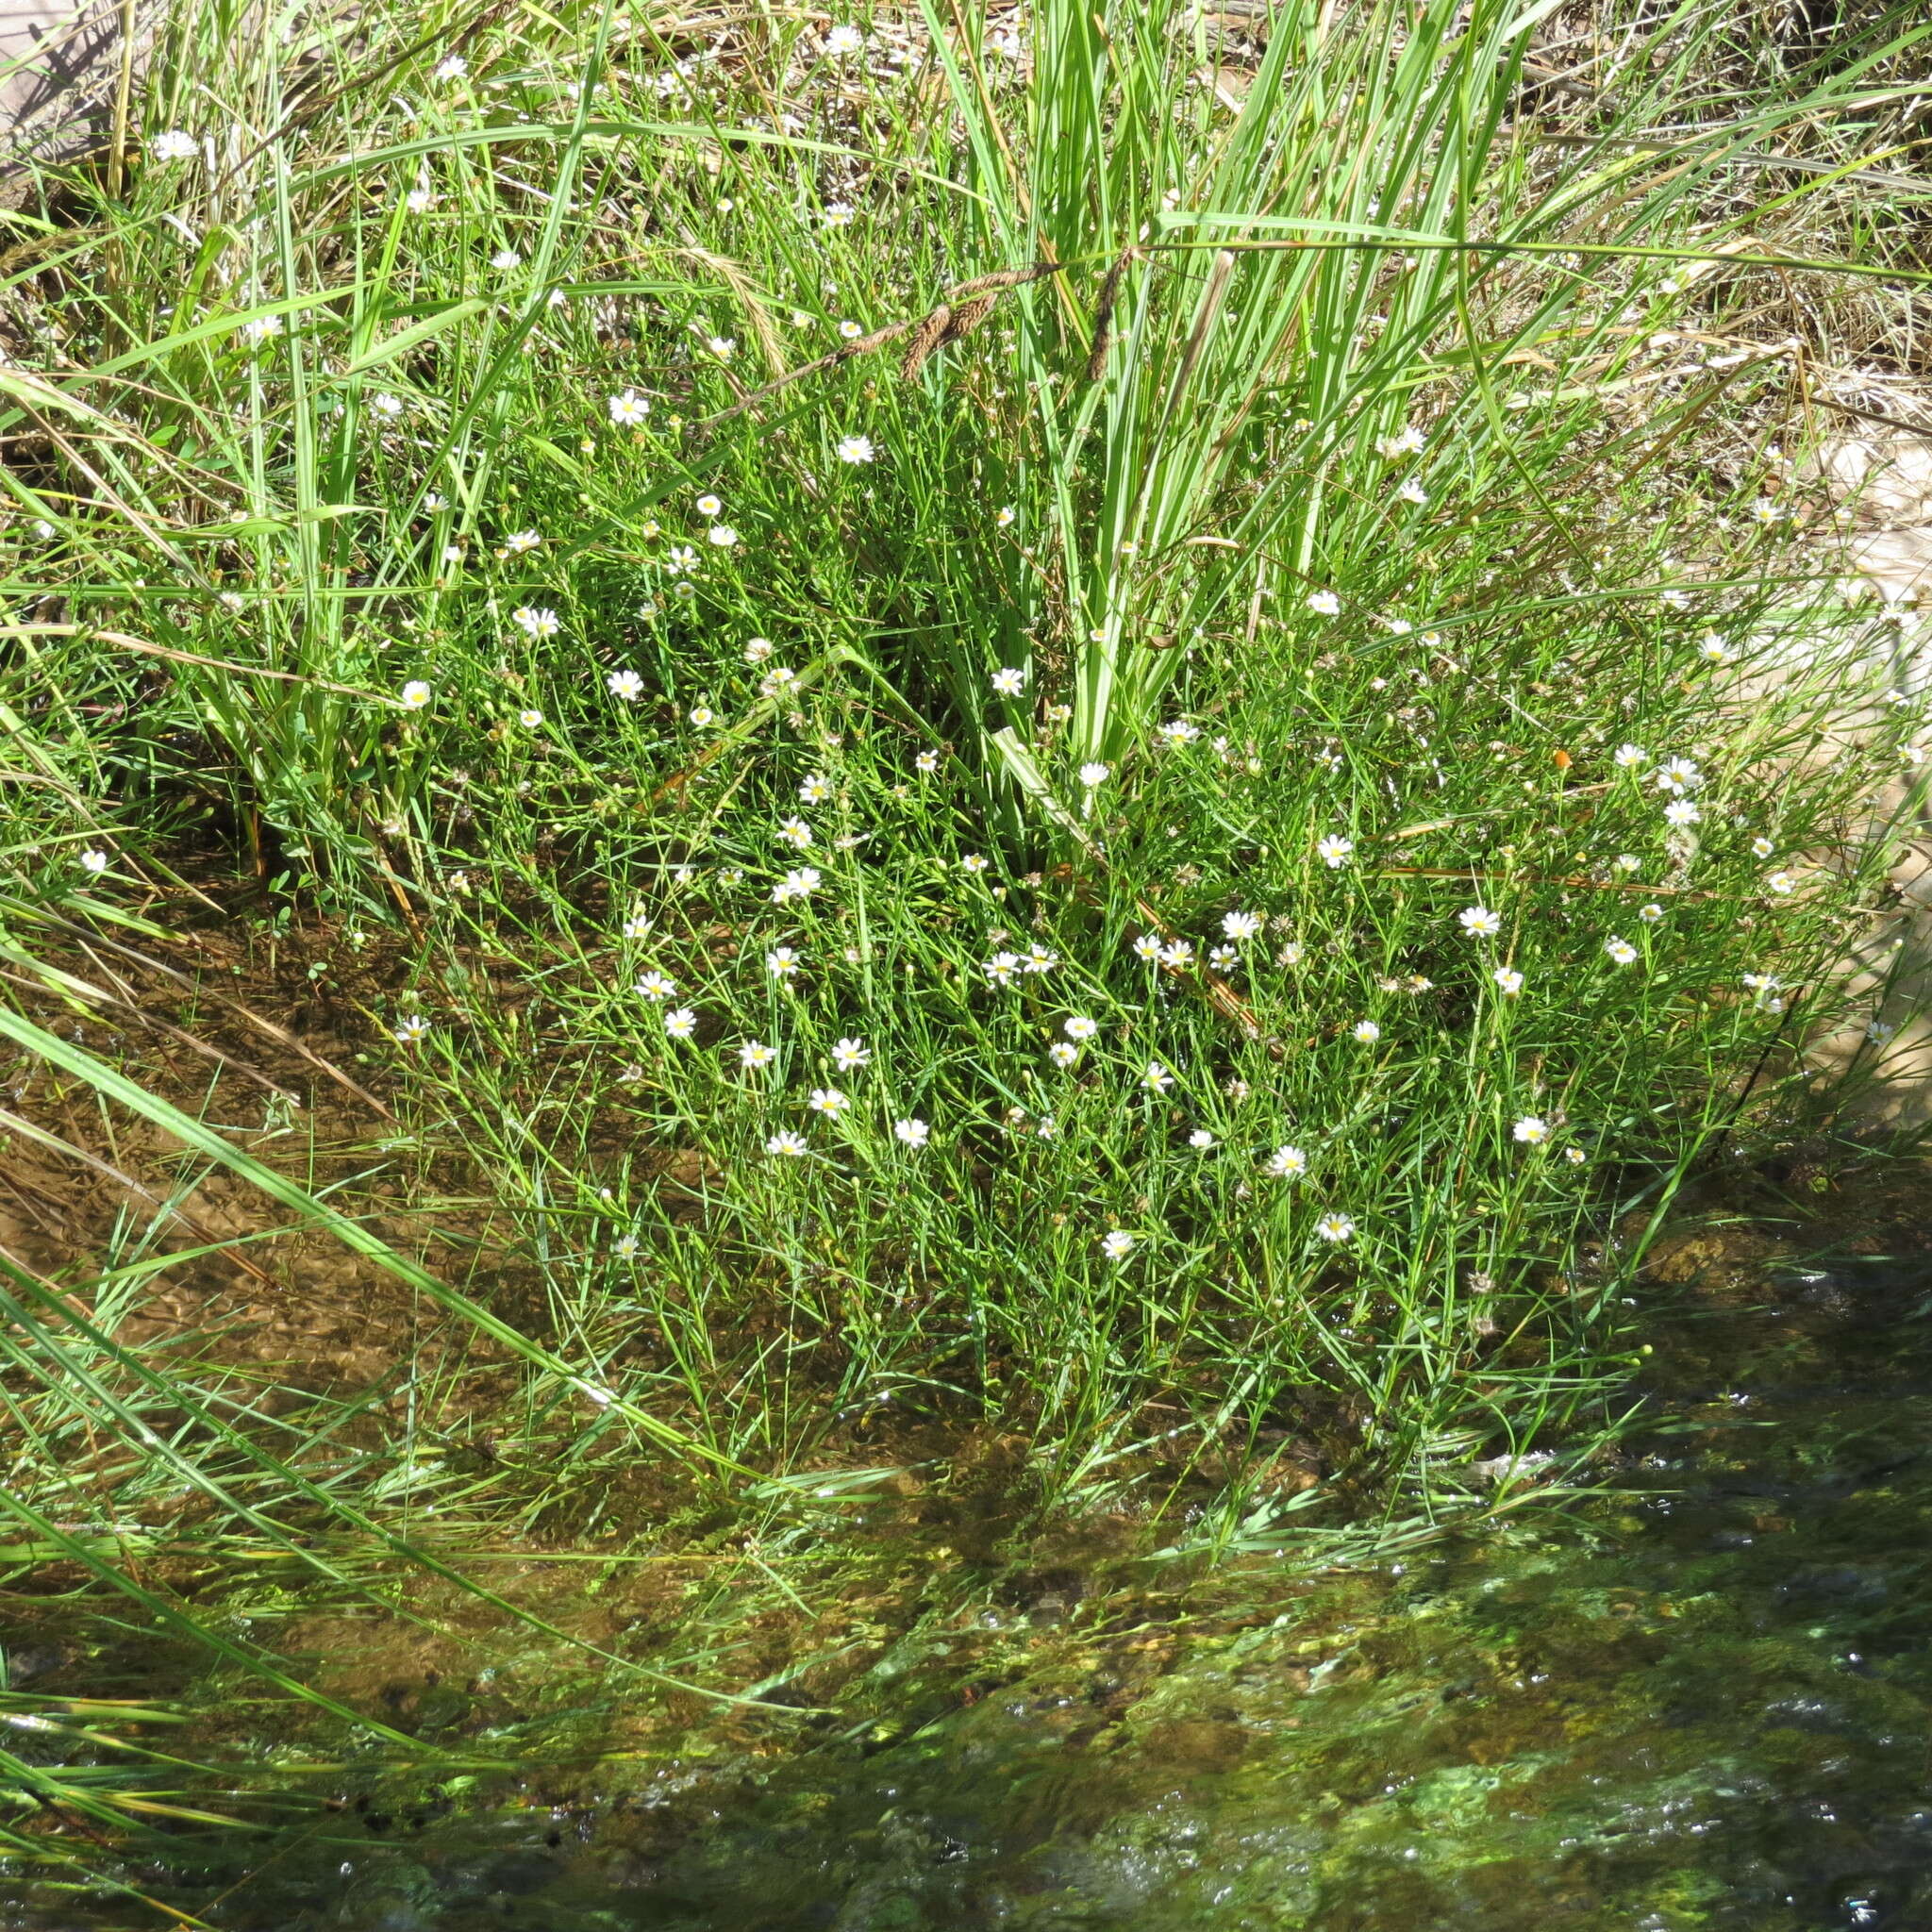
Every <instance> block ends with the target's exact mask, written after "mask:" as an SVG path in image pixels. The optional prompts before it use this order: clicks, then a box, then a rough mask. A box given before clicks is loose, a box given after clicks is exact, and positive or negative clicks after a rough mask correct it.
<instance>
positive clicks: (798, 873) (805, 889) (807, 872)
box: [772, 865, 823, 906]
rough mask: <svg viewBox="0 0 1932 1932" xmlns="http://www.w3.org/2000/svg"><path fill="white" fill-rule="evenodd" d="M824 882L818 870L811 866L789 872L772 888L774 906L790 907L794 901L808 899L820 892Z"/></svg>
mask: <svg viewBox="0 0 1932 1932" xmlns="http://www.w3.org/2000/svg"><path fill="white" fill-rule="evenodd" d="M822 883H823V881H822V880H821V879H820V877H819V874H818V872H817V870H816V869H815V868H814V867H812V866H809V865H801V866H799V867H798V868H797V869H796V870H795V871H793V872H788V873H787V874H785V876H784V877H783V878H782V879H780V880H779V881H778V883H777V884H776V885H775V886H774V887H773V888H772V904H773V905H774V906H788V905H790V904H791V901H792V900H794V899H808V898H810V897H811V895H812V894H813V893H814V892H815V891H818V889H819V887H820V885H821V884H822Z"/></svg>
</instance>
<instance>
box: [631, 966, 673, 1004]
mask: <svg viewBox="0 0 1932 1932" xmlns="http://www.w3.org/2000/svg"><path fill="white" fill-rule="evenodd" d="M637 990H638V991H639V992H641V993H642V994H643V996H644V997H645V998H646V999H647V1000H668V999H669V998H670V997H671V995H672V994H673V993H675V991H677V982H676V980H675V979H673V978H672V976H671V975H670V974H668V973H660V972H659V971H658V968H657V967H655V966H653V967H652V968H651V969H650V970H649V971H648V972H645V973H640V974H638V982H637Z"/></svg>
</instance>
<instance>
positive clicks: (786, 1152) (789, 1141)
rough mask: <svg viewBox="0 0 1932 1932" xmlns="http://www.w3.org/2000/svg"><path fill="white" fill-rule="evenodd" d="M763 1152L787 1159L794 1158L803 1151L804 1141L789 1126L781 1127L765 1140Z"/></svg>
mask: <svg viewBox="0 0 1932 1932" xmlns="http://www.w3.org/2000/svg"><path fill="white" fill-rule="evenodd" d="M765 1152H766V1153H767V1154H776V1155H779V1156H781V1157H783V1158H785V1159H788V1160H796V1159H797V1158H798V1157H799V1156H800V1155H801V1154H803V1153H804V1152H805V1141H804V1138H803V1137H802V1136H801V1135H798V1134H794V1133H793V1132H792V1131H791V1128H790V1127H781V1128H779V1130H778V1131H777V1132H776V1133H775V1134H774V1135H773V1136H772V1138H771V1139H770V1140H769V1141H766V1142H765Z"/></svg>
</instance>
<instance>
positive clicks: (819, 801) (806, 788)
mask: <svg viewBox="0 0 1932 1932" xmlns="http://www.w3.org/2000/svg"><path fill="white" fill-rule="evenodd" d="M831 795H832V781H831V780H830V779H829V778H827V777H825V776H824V775H823V774H821V773H818V772H814V773H813V774H811V776H810V777H808V779H806V781H805V782H804V783H803V784H802V785H800V786H799V788H798V796H799V799H800V801H801V802H802V803H804V804H806V805H823V804H824V802H825V801H826V799H828V798H830V797H831Z"/></svg>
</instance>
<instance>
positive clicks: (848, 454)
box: [838, 436, 877, 463]
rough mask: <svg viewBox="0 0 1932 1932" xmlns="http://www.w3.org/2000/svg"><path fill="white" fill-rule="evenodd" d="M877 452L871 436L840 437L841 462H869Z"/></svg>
mask: <svg viewBox="0 0 1932 1932" xmlns="http://www.w3.org/2000/svg"><path fill="white" fill-rule="evenodd" d="M876 454H877V452H876V451H874V448H873V446H872V438H871V437H869V436H843V437H841V438H840V439H839V450H838V455H839V460H840V461H841V463H869V462H871V461H872V460H873V458H874V456H875V455H876Z"/></svg>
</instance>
